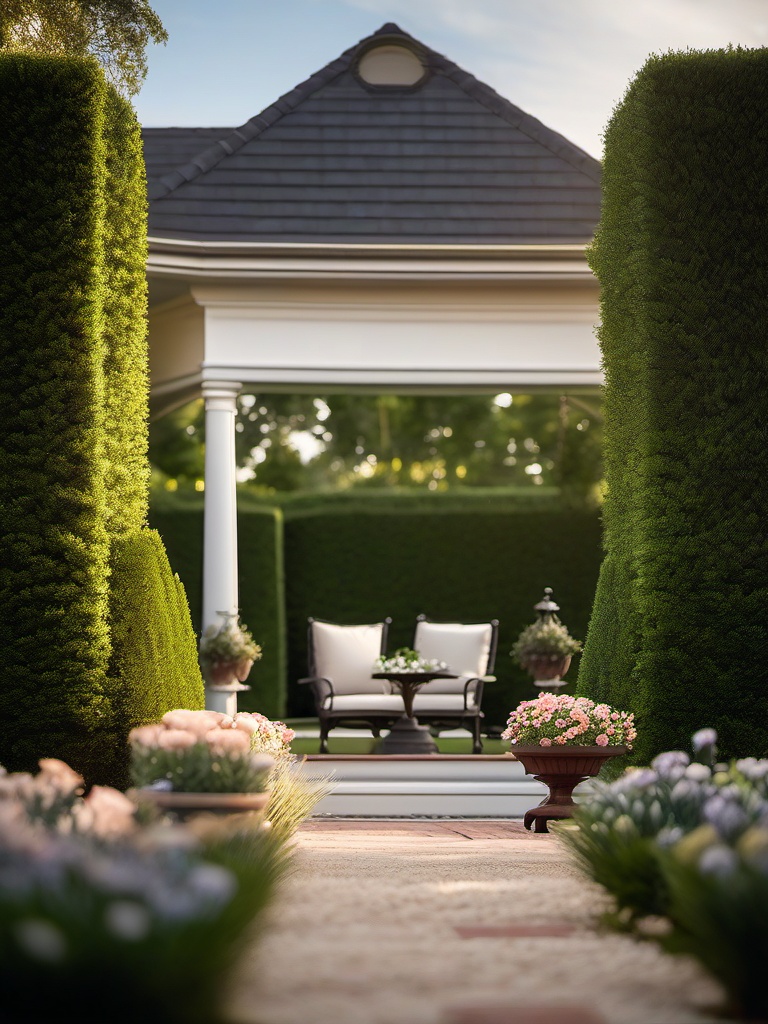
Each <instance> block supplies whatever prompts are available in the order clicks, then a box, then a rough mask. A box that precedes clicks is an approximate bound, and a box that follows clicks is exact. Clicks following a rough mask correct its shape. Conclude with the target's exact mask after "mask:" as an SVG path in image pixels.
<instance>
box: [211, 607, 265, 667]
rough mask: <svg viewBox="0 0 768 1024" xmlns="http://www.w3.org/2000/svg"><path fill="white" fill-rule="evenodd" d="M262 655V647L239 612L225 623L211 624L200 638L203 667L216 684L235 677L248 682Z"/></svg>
mask: <svg viewBox="0 0 768 1024" xmlns="http://www.w3.org/2000/svg"><path fill="white" fill-rule="evenodd" d="M260 657H261V647H260V646H259V645H258V644H257V643H256V642H255V641H254V639H253V636H252V634H251V632H250V630H249V629H248V627H247V626H246V625H245V624H244V623H242V622H239V621H238V619H237V616H236V615H235V614H233V615H231V616H229V617H228V618H227V621H226V622H225V623H224V624H223V625H222V626H208V627H207V629H205V631H204V632H203V635H202V636H201V638H200V667H201V669H202V670H203V674H204V675H205V677H206V679H207V680H208V681H209V682H212V683H214V684H218V683H222V682H224V683H226V682H227V681H228V680H231V678H232V676H235V677H236V678H237V679H239V680H240V682H244V681H245V680H246V679H247V678H248V673H249V672H250V670H251V666H252V665H253V663H254V661H258V659H259V658H260Z"/></svg>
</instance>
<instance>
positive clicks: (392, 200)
mask: <svg viewBox="0 0 768 1024" xmlns="http://www.w3.org/2000/svg"><path fill="white" fill-rule="evenodd" d="M372 41H386V42H387V43H389V42H400V43H405V44H407V45H409V46H411V47H412V48H413V49H414V50H416V52H418V53H419V54H420V56H421V57H422V60H423V61H424V62H425V63H426V64H427V66H428V68H429V74H428V76H427V77H426V79H425V80H424V81H423V83H422V84H420V85H418V86H417V87H415V88H412V89H393V88H371V87H368V86H366V85H365V84H363V83H362V82H361V81H360V79H359V78H358V76H357V75H356V73H355V70H354V69H355V64H356V57H357V56H358V54H359V51H360V48H361V47H363V48H365V47H366V46H370V45H371V42H372ZM144 138H145V149H146V159H147V170H148V176H149V178H150V199H151V202H150V223H149V233H150V235H151V236H152V237H156V238H175V239H190V240H209V241H213V240H218V241H231V242H238V241H239V242H328V243H333V242H338V243H343V242H347V243H349V242H379V243H441V242H442V243H476V244H494V243H495V244H510V243H528V242H553V243H554V242H585V241H588V240H589V239H590V238H591V237H592V234H593V231H594V227H595V224H596V223H597V219H598V215H599V204H600V188H599V181H600V165H599V163H598V162H597V161H596V160H595V159H593V158H592V157H591V156H589V155H588V154H587V153H585V152H583V150H580V149H579V148H578V147H577V146H574V145H573V144H572V143H570V142H568V140H567V139H565V138H563V136H561V135H558V134H557V133H556V132H553V131H551V130H550V129H548V128H546V127H545V126H544V125H542V124H541V123H540V122H539V121H537V120H536V119H535V118H532V117H530V116H529V115H528V114H525V113H524V112H523V111H521V110H519V109H518V108H517V107H515V106H513V105H512V104H511V103H509V102H507V101H506V100H504V99H503V98H502V97H501V96H499V95H498V94H497V93H496V92H494V91H493V90H492V89H491V88H489V87H488V86H486V85H483V83H481V82H479V81H477V79H475V78H473V76H472V75H469V74H467V73H466V72H465V71H462V70H461V68H459V67H457V66H456V65H455V64H453V63H452V62H451V61H449V60H447V59H446V58H445V57H442V56H440V55H439V54H437V53H435V52H434V51H432V50H429V49H427V48H425V47H423V46H422V45H421V44H420V43H418V42H417V41H416V40H414V39H413V38H412V37H411V36H409V35H408V34H407V33H404V32H402V30H400V29H399V28H398V27H397V26H396V25H385V26H384V27H383V28H381V29H380V30H379V31H378V32H377V33H375V34H374V36H371V37H369V38H368V39H367V40H363V41H362V43H360V44H359V45H358V46H357V47H354V48H352V49H350V50H348V51H346V52H345V53H344V54H342V56H341V57H340V58H339V59H338V60H336V61H333V62H332V63H331V64H329V65H328V66H327V67H325V68H324V69H323V70H322V71H319V72H318V73H317V74H315V75H313V76H312V77H311V78H310V79H308V80H307V81H306V82H304V83H303V84H302V85H299V86H298V87H297V88H296V89H294V90H293V91H292V92H290V93H287V94H286V95H285V96H283V97H282V98H281V99H279V100H278V101H277V102H276V103H275V104H273V105H272V106H270V107H268V108H267V109H266V110H264V111H262V113H261V114H259V115H257V116H256V117H254V118H252V119H251V120H250V121H247V122H246V123H245V124H244V125H242V126H241V127H240V128H238V129H235V130H232V129H224V128H146V129H144Z"/></svg>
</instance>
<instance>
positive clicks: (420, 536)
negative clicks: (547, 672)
mask: <svg viewBox="0 0 768 1024" xmlns="http://www.w3.org/2000/svg"><path fill="white" fill-rule="evenodd" d="M388 504H389V505H390V506H395V507H390V508H386V506H385V505H384V503H382V506H381V507H380V510H378V511H375V512H374V511H368V512H355V511H349V512H346V513H345V512H343V511H341V509H337V510H334V511H332V512H327V511H317V512H316V513H314V514H303V515H301V516H297V517H296V518H292V517H289V516H286V523H285V541H286V543H285V576H286V606H287V623H288V638H289V645H288V651H289V661H288V667H289V704H288V707H289V711H290V712H291V713H292V714H293V715H300V714H312V713H313V711H312V705H311V701H310V700H309V699H308V694H307V693H306V688H305V687H298V686H297V685H296V682H295V681H296V680H297V679H299V678H301V677H302V676H303V675H306V670H307V658H306V628H307V616H309V615H312V616H315V617H317V618H321V619H329V620H330V621H332V622H343V623H357V622H378V621H379V620H381V619H382V618H384V617H385V616H391V617H392V620H393V623H392V627H391V630H390V644H389V646H390V647H391V649H393V650H394V649H395V648H396V647H399V646H403V645H407V646H412V644H413V630H414V626H415V620H416V616H417V615H418V614H419V613H420V612H424V613H425V614H426V615H428V616H429V617H430V618H433V619H435V620H438V621H441V620H442V621H458V622H478V621H484V620H488V619H492V618H496V619H499V623H500V627H499V650H498V656H497V659H496V672H495V675H496V676H497V677H498V682H496V683H491V684H488V685H487V686H486V689H485V697H484V699H483V708H484V710H485V713H486V725H487V726H492V725H496V726H501V725H504V724H506V719H507V716H508V714H509V711H510V710H511V709H512V708H513V707H515V705H516V704H517V703H518V702H519V701H520V700H522V699H525V698H526V697H532V696H534V695H535V691H534V687H533V684H532V682H531V679H530V676H528V675H527V674H526V673H525V672H523V670H522V669H520V668H519V667H518V666H516V665H515V664H514V663H513V661H512V659H511V657H510V655H509V651H510V648H511V646H512V644H513V642H514V641H515V640H516V639H517V635H518V633H519V632H520V630H521V629H522V628H523V627H524V626H526V625H528V623H529V622H531V621H533V619H534V618H535V613H534V611H533V605H534V604H535V603H536V602H537V601H538V600H540V598H541V597H542V594H543V590H544V587H545V586H551V587H553V588H554V591H555V595H556V597H557V600H558V603H559V604H560V606H561V609H562V617H563V620H564V621H565V622H567V625H568V627H569V628H570V630H571V632H572V634H573V635H574V636H581V637H583V636H584V634H585V630H586V626H587V622H588V619H589V613H590V610H591V608H592V599H593V595H594V590H595V584H596V580H597V572H598V567H599V563H600V523H599V518H598V515H597V513H596V512H575V511H562V510H559V509H557V508H556V507H555V508H551V509H550V510H544V509H541V510H538V511H526V510H522V509H517V508H514V507H511V508H509V509H508V510H506V511H503V510H500V509H499V510H493V511H486V510H485V508H484V504H483V502H482V500H480V501H478V502H477V503H476V504H475V507H474V508H466V509H465V510H463V511H460V510H456V511H445V512H441V511H439V510H438V509H437V508H436V509H435V510H434V511H426V512H398V511H397V509H396V503H395V502H389V503H388ZM571 672H573V673H574V678H575V667H574V668H572V669H571Z"/></svg>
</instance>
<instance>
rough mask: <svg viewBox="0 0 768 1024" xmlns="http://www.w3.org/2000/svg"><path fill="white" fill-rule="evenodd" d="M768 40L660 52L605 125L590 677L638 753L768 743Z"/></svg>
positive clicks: (596, 257) (597, 262)
mask: <svg viewBox="0 0 768 1024" xmlns="http://www.w3.org/2000/svg"><path fill="white" fill-rule="evenodd" d="M767 104H768V51H766V50H755V51H743V50H729V51H710V52H706V53H684V54H669V55H666V56H664V57H655V58H653V59H651V60H650V61H649V62H648V63H647V64H646V66H645V67H644V69H643V70H642V71H641V73H640V74H639V75H638V77H637V78H636V79H635V81H634V83H633V84H632V86H631V87H630V89H629V92H628V93H627V96H626V98H625V99H624V101H623V103H622V104H621V105H620V107H619V108H618V109H617V111H616V113H615V115H614V117H613V120H612V121H611V123H610V125H609V128H608V131H607V134H606V148H605V167H604V177H603V189H604V200H603V212H602V218H601V222H600V227H599V231H598V234H597V237H596V241H595V244H594V246H593V249H592V255H591V260H592V266H593V268H594V269H595V271H596V273H597V274H598V276H599V278H600V282H601V285H602V329H601V336H600V340H601V344H602V348H603V353H604V362H605V369H606V389H605V401H604V411H605V441H606V461H607V477H608V485H609V491H608V498H607V501H606V506H605V561H604V563H603V567H602V570H601V575H600V583H599V587H598V591H597V598H596V602H595V610H594V616H593V618H592V622H591V624H590V628H589V638H588V643H587V647H586V650H585V653H584V655H583V658H582V665H581V672H580V677H579V686H580V688H581V689H582V690H583V691H584V692H591V693H597V694H598V695H599V696H601V697H603V698H605V699H606V700H609V701H610V702H613V703H616V704H620V705H622V706H624V707H629V708H632V709H634V710H635V712H636V713H637V716H638V721H639V726H640V737H639V742H638V746H637V758H638V760H641V761H646V760H647V759H648V758H650V757H652V756H653V755H654V754H655V753H656V752H658V751H659V750H661V749H665V748H675V747H677V748H679V747H683V748H685V747H687V745H688V743H689V737H690V734H691V732H693V731H694V730H695V729H697V728H700V727H702V726H714V727H716V728H717V730H718V732H719V734H720V748H721V753H722V754H723V755H724V756H729V755H738V754H762V755H765V754H766V753H768V720H766V717H765V715H763V714H760V713H758V709H759V708H761V707H762V706H764V703H765V651H766V648H767V647H768V619H767V618H766V611H765V610H766V606H767V604H768V532H767V531H766V529H765V507H764V505H765V500H764V495H765V481H766V478H767V477H768V445H767V444H766V419H767V415H768V409H767V408H766V397H765V396H766V393H767V386H768V246H766V238H767V237H768V121H767V120H766V117H765V110H766V105H767Z"/></svg>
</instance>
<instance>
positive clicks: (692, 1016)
mask: <svg viewBox="0 0 768 1024" xmlns="http://www.w3.org/2000/svg"><path fill="white" fill-rule="evenodd" d="M296 846H297V849H296V853H295V869H294V870H293V871H292V872H291V874H290V875H289V877H288V878H287V879H286V881H285V883H284V885H283V888H282V891H281V894H280V897H279V898H278V900H277V901H276V903H275V904H274V906H273V908H272V909H271V911H270V915H269V923H268V927H267V928H266V930H265V931H264V932H263V933H262V935H261V936H260V938H259V939H258V941H256V942H255V943H254V945H253V947H252V948H251V949H250V950H249V951H248V952H247V953H246V955H245V956H244V957H243V961H242V964H241V969H240V972H239V975H238V981H237V985H236V986H235V988H234V990H233V999H232V1010H233V1012H234V1014H235V1018H234V1019H235V1020H236V1021H237V1022H238V1024H241V1022H242V1024H704V1022H710V1024H712V1021H713V1020H714V1011H715V1009H716V1007H717V1004H718V1002H719V1000H720V997H721V996H720V990H719V987H718V986H717V985H716V984H715V983H714V982H712V981H710V980H709V979H708V978H707V977H706V976H705V975H704V974H703V973H702V972H701V971H700V970H699V968H698V967H697V966H696V965H695V964H694V963H693V962H692V961H689V960H687V959H682V958H672V957H669V956H665V955H663V954H662V953H660V952H659V951H658V950H657V949H656V948H655V947H654V946H652V945H650V944H648V943H638V942H635V941H634V940H632V939H631V938H629V937H626V936H620V935H616V934H614V933H609V932H605V931H601V929H600V928H599V926H598V920H597V918H598V916H599V914H600V913H601V912H602V911H603V910H604V909H606V907H607V905H608V904H607V900H606V899H605V898H604V896H603V895H602V892H601V890H599V889H598V888H597V887H595V886H594V885H592V884H591V883H589V882H587V881H586V880H585V879H584V878H583V876H581V875H580V873H579V872H578V871H577V870H576V869H575V868H574V867H573V866H572V864H571V863H570V861H569V857H568V854H567V853H566V852H565V850H564V849H563V848H562V847H561V846H560V844H559V843H558V842H557V840H556V839H555V837H554V836H552V835H533V834H531V833H528V832H526V831H525V829H524V828H523V826H522V823H521V822H519V821H512V820H509V819H504V820H497V821H490V820H477V819H476V820H469V819H450V820H422V819H420V820H411V819H399V820H386V821H381V820H364V819H358V820H349V819H336V820H329V819H322V818H315V819H310V820H308V821H307V822H305V824H304V825H303V826H302V828H301V830H300V831H299V833H298V835H297V838H296ZM718 1024H725V1021H724V1018H722V1017H720V1018H719V1020H718Z"/></svg>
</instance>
